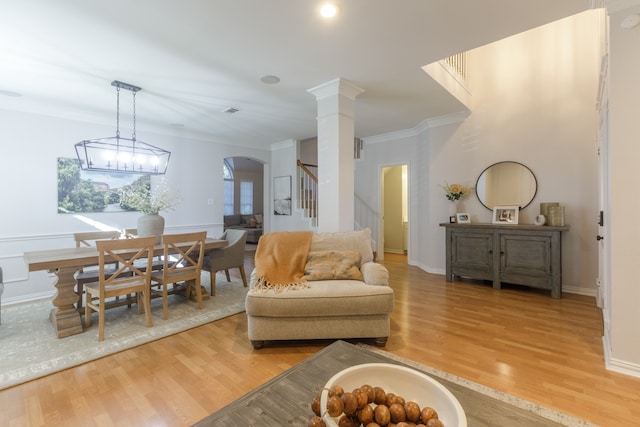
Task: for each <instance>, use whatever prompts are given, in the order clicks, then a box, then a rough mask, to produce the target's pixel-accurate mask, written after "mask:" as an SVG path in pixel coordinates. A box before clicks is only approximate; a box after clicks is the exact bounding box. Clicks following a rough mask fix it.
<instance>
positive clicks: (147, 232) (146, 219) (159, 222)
mask: <svg viewBox="0 0 640 427" xmlns="http://www.w3.org/2000/svg"><path fill="white" fill-rule="evenodd" d="M162 233H164V218H163V217H162V216H160V215H159V214H144V215H142V216H141V217H140V218H138V237H148V236H156V244H160V243H161V242H162Z"/></svg>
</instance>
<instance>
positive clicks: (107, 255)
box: [96, 236, 156, 291]
mask: <svg viewBox="0 0 640 427" xmlns="http://www.w3.org/2000/svg"><path fill="white" fill-rule="evenodd" d="M155 241H156V239H155V237H153V236H151V237H143V238H138V239H118V240H98V241H96V248H97V249H98V256H99V263H100V264H99V267H100V275H99V277H100V288H101V291H102V290H103V288H104V287H108V286H114V285H126V284H127V283H136V282H140V281H141V280H143V281H144V283H145V286H146V287H148V286H150V283H151V263H152V258H153V247H154V245H155ZM132 250H136V252H135V253H134V254H133V255H131V254H130V253H131V251H132ZM136 261H144V263H145V264H146V265H145V266H144V267H141V266H140V265H139V266H136V265H134V263H135V262H136ZM113 262H117V263H118V267H117V268H116V269H114V270H108V269H106V268H105V265H106V264H109V263H113ZM143 265H144V264H143Z"/></svg>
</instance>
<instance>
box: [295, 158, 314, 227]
mask: <svg viewBox="0 0 640 427" xmlns="http://www.w3.org/2000/svg"><path fill="white" fill-rule="evenodd" d="M297 164H298V185H297V186H296V187H297V191H298V197H297V199H298V209H301V210H302V211H303V213H304V216H305V217H306V218H309V219H311V225H312V226H313V227H317V226H318V176H317V175H318V166H317V165H311V164H308V163H302V162H301V161H300V160H298V161H297Z"/></svg>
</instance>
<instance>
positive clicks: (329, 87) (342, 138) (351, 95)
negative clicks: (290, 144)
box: [308, 78, 364, 232]
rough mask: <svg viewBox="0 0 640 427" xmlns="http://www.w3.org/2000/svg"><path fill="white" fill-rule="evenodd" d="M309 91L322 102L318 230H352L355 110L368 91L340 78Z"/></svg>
mask: <svg viewBox="0 0 640 427" xmlns="http://www.w3.org/2000/svg"><path fill="white" fill-rule="evenodd" d="M308 92H309V93H312V94H313V95H315V97H316V100H317V102H318V117H317V120H318V231H321V232H323V231H352V230H353V227H354V214H355V213H354V191H355V190H354V164H353V142H354V137H355V126H354V109H355V108H354V107H355V98H356V96H358V95H359V94H360V93H362V92H364V90H363V89H361V88H359V87H358V86H356V85H354V84H353V83H351V82H349V81H348V80H345V79H342V78H337V79H335V80H332V81H330V82H327V83H324V84H322V85H319V86H316V87H314V88H311V89H309V90H308Z"/></svg>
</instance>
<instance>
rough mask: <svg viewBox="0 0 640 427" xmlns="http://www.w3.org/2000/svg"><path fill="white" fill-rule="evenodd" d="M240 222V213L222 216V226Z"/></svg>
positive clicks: (239, 223) (235, 224)
mask: <svg viewBox="0 0 640 427" xmlns="http://www.w3.org/2000/svg"><path fill="white" fill-rule="evenodd" d="M241 224H242V215H240V214H234V215H225V216H224V226H225V227H234V226H238V225H241Z"/></svg>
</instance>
